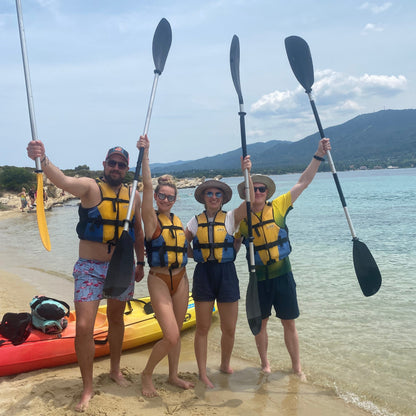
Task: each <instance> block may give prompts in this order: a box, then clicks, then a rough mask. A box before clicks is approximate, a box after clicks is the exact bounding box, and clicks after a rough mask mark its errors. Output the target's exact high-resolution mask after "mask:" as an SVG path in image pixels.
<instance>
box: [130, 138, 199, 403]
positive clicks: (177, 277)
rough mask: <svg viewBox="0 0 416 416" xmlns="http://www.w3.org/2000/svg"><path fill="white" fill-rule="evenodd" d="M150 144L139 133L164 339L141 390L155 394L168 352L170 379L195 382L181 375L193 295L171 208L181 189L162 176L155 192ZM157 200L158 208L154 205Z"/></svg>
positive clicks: (151, 280) (153, 288)
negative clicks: (159, 367) (184, 335)
mask: <svg viewBox="0 0 416 416" xmlns="http://www.w3.org/2000/svg"><path fill="white" fill-rule="evenodd" d="M149 146H150V143H149V139H148V138H147V135H145V136H140V140H139V141H138V143H137V147H138V148H139V149H140V148H141V147H143V148H144V153H143V202H142V219H143V224H144V232H145V241H146V255H147V260H148V263H149V266H150V270H149V276H148V278H147V286H148V289H149V294H150V299H151V301H152V307H153V310H154V311H155V314H156V316H157V320H158V322H159V325H160V327H161V329H162V332H163V338H162V339H161V340H160V341H158V342H157V343H156V344H155V345H154V346H153V349H152V352H151V354H150V357H149V359H148V361H147V364H146V367H145V368H144V370H143V372H142V393H143V395H144V396H146V397H154V396H157V391H156V388H155V386H154V384H153V381H152V375H153V371H154V369H155V367H156V365H157V364H158V363H159V362H160V361H161V360H162V359H163V358H164V357H165V356H166V355H168V360H169V382H170V383H171V384H173V385H176V386H178V387H181V388H183V389H189V388H191V387H193V384H192V383H190V382H188V381H186V380H184V379H181V378H179V376H178V364H179V355H180V349H181V339H180V331H181V328H182V324H183V322H184V319H185V314H186V310H187V308H188V298H189V284H188V277H187V275H186V269H185V265H186V263H187V260H188V257H187V248H188V242H187V240H186V238H185V232H184V230H183V228H182V223H181V221H180V220H179V218H178V217H176V216H175V215H174V214H173V213H171V209H172V207H173V205H174V203H175V201H176V194H177V189H176V185H175V183H174V182H173V181H172V177H171V176H169V175H164V176H162V177H160V178H159V180H158V185H157V187H156V189H155V191H154V192H153V186H152V176H151V173H150V166H149ZM154 202H155V203H156V206H157V211H155V209H154V208H153V203H154Z"/></svg>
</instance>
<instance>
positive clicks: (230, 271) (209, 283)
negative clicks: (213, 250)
mask: <svg viewBox="0 0 416 416" xmlns="http://www.w3.org/2000/svg"><path fill="white" fill-rule="evenodd" d="M192 296H193V298H194V300H195V301H196V302H210V301H213V300H217V302H219V303H222V302H236V301H237V300H239V299H240V287H239V282H238V277H237V272H236V270H235V265H234V262H228V263H215V262H212V263H210V262H207V263H198V264H197V265H196V267H195V271H194V278H193V285H192Z"/></svg>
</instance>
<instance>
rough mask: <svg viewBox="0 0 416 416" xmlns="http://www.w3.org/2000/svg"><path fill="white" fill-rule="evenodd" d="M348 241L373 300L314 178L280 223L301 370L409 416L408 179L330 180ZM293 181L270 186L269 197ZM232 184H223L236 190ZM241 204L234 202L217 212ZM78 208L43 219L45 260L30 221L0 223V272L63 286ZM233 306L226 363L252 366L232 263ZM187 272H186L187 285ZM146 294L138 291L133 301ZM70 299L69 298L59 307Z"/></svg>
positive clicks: (414, 211) (190, 208) (415, 405)
mask: <svg viewBox="0 0 416 416" xmlns="http://www.w3.org/2000/svg"><path fill="white" fill-rule="evenodd" d="M338 175H339V178H340V181H341V185H342V188H343V191H344V194H345V198H346V201H347V204H348V208H349V212H350V216H351V219H352V221H353V224H354V228H355V231H356V234H357V236H358V237H359V238H360V239H361V240H362V241H363V242H365V243H366V245H367V246H368V248H369V249H370V251H371V253H372V254H373V256H374V258H375V260H376V262H377V264H378V266H379V268H380V271H381V274H382V277H383V284H382V287H381V289H380V291H379V292H378V293H377V294H376V295H374V296H371V297H369V298H366V297H364V296H363V294H362V293H361V290H360V287H359V285H358V282H357V278H356V276H355V273H354V268H353V259H352V242H351V234H350V231H349V228H348V225H347V221H346V219H345V215H344V212H343V209H342V206H341V203H340V201H339V197H338V194H337V191H336V187H335V185H334V182H333V179H332V175H331V174H330V173H318V174H317V176H316V178H315V180H314V182H313V183H312V184H311V185H310V187H309V188H308V189H307V190H306V191H305V192H304V193H303V195H302V196H301V197H300V198H299V199H298V200H297V201H296V203H295V206H294V208H295V209H294V210H292V211H291V212H290V214H289V216H288V225H289V230H290V237H291V242H292V246H293V252H292V254H291V260H292V266H293V271H294V276H295V279H296V282H297V289H298V300H299V306H300V312H301V315H300V317H299V318H298V320H297V327H298V331H299V337H300V346H301V360H302V365H303V369H304V371H305V372H306V374H307V376H308V380H309V382H311V383H313V384H315V385H318V386H321V387H322V386H323V387H327V388H330V389H331V390H333V391H334V392H335V393H336V394H337V395H338V396H339V397H341V398H342V399H344V400H345V401H347V402H350V403H354V404H355V405H357V406H359V407H361V408H363V409H366V410H368V411H370V412H371V413H372V414H374V415H384V416H390V415H397V416H410V415H415V414H416V371H415V370H416V306H415V284H414V278H415V276H416V258H415V253H416V239H415V236H416V169H394V170H393V169H390V170H375V171H354V172H339V174H338ZM298 177H299V175H297V174H291V175H282V176H274V177H273V178H274V179H275V180H276V182H277V192H278V193H283V192H286V191H288V190H290V188H291V187H292V186H293V185H294V184H295V183H296V181H297V179H298ZM240 180H241V179H238V178H226V179H225V181H226V182H227V183H228V184H229V185H230V186H231V187H232V189H233V190H235V189H236V185H237V184H238V183H239V182H240ZM193 191H194V190H193V189H183V190H180V191H179V199H178V201H177V202H176V205H175V210H174V212H175V213H176V214H177V215H178V216H179V217H180V218H181V219H182V221H183V223H184V224H186V222H187V221H188V220H189V219H190V218H191V216H192V215H194V214H196V213H198V212H200V210H201V208H202V206H201V205H200V204H198V203H197V202H196V201H195V200H194V198H193ZM240 202H241V201H240V199H239V198H238V195H237V194H236V193H235V195H234V197H233V199H232V201H231V202H230V203H229V204H227V205H226V208H228V209H231V208H234V207H235V206H237V204H239V203H240ZM76 211H77V201H72V202H70V203H68V204H67V205H65V206H64V207H62V208H54V209H53V210H52V211H51V212H48V213H47V222H48V227H49V233H50V236H51V243H52V251H51V252H46V251H45V249H44V248H43V246H42V245H41V243H40V240H39V237H38V231H37V224H36V216H35V215H33V214H22V215H21V217H19V218H17V219H10V220H4V221H0V238H1V241H2V248H1V250H0V260H1V266H0V267H1V268H2V269H8V268H11V267H13V268H14V270H16V268H17V269H19V270H20V271H21V273H22V274H23V275H26V276H27V275H29V276H30V270H31V268H36V269H41V270H42V271H44V272H46V273H49V274H51V275H54V276H57V279H56V284H57V285H59V282H60V281H61V280H60V278H65V279H71V273H72V266H73V263H74V261H75V259H76V257H77V255H78V241H77V238H76V236H75V231H74V228H75V225H76V221H77V214H76ZM236 265H237V270H238V274H239V278H240V285H241V293H242V299H241V302H240V316H239V321H238V327H237V336H236V344H235V349H234V354H235V356H239V357H242V358H246V359H248V360H250V361H252V362H253V365H259V361H258V356H257V351H256V347H255V344H254V338H253V337H252V335H251V333H250V330H249V328H248V325H247V323H246V318H245V309H244V294H245V290H246V286H247V278H248V273H247V265H246V262H245V253H244V251H242V252H240V253H239V255H238V257H237V260H236ZM193 268H194V265H193V264H192V263H190V265H189V266H188V275H189V276H190V278H191V277H192V271H193ZM145 294H147V289H146V284H145V283H144V282H142V283H140V284H138V285H137V287H136V295H137V296H142V295H145ZM71 299H72V293H68V300H69V301H70V300H71ZM219 337H220V329H219V325H218V324H215V325H214V326H213V328H212V330H211V335H210V347H212V348H217V349H218V348H219ZM269 358H270V361H271V365H272V368H273V369H275V370H280V371H290V359H289V356H288V354H287V351H286V348H285V346H284V342H283V333H282V329H281V325H280V322H279V321H278V320H277V319H273V318H272V319H271V320H270V321H269Z"/></svg>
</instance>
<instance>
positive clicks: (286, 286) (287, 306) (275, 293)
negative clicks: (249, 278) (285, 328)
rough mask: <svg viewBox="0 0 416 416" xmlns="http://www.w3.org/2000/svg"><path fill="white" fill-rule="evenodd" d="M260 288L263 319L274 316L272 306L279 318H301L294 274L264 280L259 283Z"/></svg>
mask: <svg viewBox="0 0 416 416" xmlns="http://www.w3.org/2000/svg"><path fill="white" fill-rule="evenodd" d="M258 288H259V301H260V308H261V317H262V319H266V318H268V317H269V316H270V315H271V314H272V306H273V307H274V310H275V311H276V317H277V318H280V319H296V318H297V317H298V316H299V307H298V299H297V296H296V282H295V279H294V278H293V274H292V272H289V273H287V274H284V275H282V276H279V277H275V278H273V279H266V280H262V281H260V282H258Z"/></svg>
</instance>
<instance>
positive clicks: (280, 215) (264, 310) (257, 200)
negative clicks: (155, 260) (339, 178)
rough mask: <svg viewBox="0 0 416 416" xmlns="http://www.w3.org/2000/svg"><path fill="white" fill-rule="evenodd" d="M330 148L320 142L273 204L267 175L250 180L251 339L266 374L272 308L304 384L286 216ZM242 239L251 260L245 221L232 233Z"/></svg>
mask: <svg viewBox="0 0 416 416" xmlns="http://www.w3.org/2000/svg"><path fill="white" fill-rule="evenodd" d="M328 150H331V145H330V142H329V139H326V138H325V139H322V140H320V142H319V145H318V149H317V151H316V152H315V154H314V156H313V158H312V161H311V162H310V163H309V165H308V167H307V168H306V169H305V170H304V172H303V173H302V175H301V176H300V178H299V180H298V182H297V183H296V184H295V185H294V186H293V188H292V189H291V190H290V191H289V192H287V193H286V194H284V195H280V196H278V197H277V198H275V199H274V200H273V201H271V202H270V201H269V199H270V198H271V196H272V195H273V194H274V192H275V190H276V186H275V184H274V182H273V181H272V179H270V178H269V177H268V176H265V175H252V176H251V179H252V182H253V187H254V194H255V197H254V199H252V200H251V201H252V202H251V211H252V213H251V221H252V228H253V233H252V234H253V237H254V241H253V244H254V253H255V264H256V275H257V280H258V291H259V300H260V307H261V314H262V325H261V330H260V332H259V334H257V335H256V336H255V340H256V345H257V350H258V352H259V355H260V360H261V367H262V370H263V371H264V372H265V373H270V372H271V368H270V363H269V360H268V358H267V348H268V335H267V322H268V320H269V316H271V310H272V306H273V307H274V309H275V312H276V317H278V318H280V320H281V323H282V325H283V333H284V340H285V344H286V348H287V350H288V352H289V355H290V358H291V361H292V369H293V372H294V373H295V374H296V375H298V376H299V377H300V378H301V379H302V380H306V377H305V375H304V374H303V372H302V368H301V364H300V354H299V339H298V332H297V330H296V326H295V319H296V318H297V317H298V316H299V308H298V301H297V296H296V283H295V280H294V279H293V275H292V268H291V265H290V261H289V254H290V252H291V245H290V242H289V235H288V228H287V226H286V216H287V214H288V213H289V211H290V210H291V209H292V208H293V204H294V202H295V201H296V200H297V199H298V197H299V196H300V194H301V193H302V192H303V191H304V190H305V189H306V188H307V187H308V185H309V184H310V183H311V182H312V180H313V178H314V177H315V174H316V172H317V171H318V168H319V166H320V164H321V162H322V161H323V160H324V158H323V157H324V156H325V154H326V152H327V151H328ZM238 193H239V195H240V198H243V199H244V197H245V194H244V182H242V183H240V184H239V185H238ZM266 201H269V202H266ZM240 237H243V238H244V239H243V241H244V243H245V244H246V247H247V259H249V253H248V246H249V242H248V224H247V218H245V219H244V220H243V221H241V223H240V229H239V232H238V233H237V234H236V238H238V242H239V243H241V241H242V238H240Z"/></svg>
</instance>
